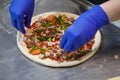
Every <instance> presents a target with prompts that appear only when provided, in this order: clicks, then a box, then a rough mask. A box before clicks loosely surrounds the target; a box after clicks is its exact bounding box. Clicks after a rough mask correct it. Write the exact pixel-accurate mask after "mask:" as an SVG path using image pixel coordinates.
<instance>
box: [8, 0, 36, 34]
mask: <svg viewBox="0 0 120 80" xmlns="http://www.w3.org/2000/svg"><path fill="white" fill-rule="evenodd" d="M33 10H34V0H12V1H11V5H10V8H9V12H10V15H11V22H12V25H13V26H14V27H15V28H16V29H18V30H19V31H20V32H22V33H23V34H24V33H25V29H24V26H26V27H28V28H29V26H30V22H31V17H32V14H33Z"/></svg>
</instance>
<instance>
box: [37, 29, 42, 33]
mask: <svg viewBox="0 0 120 80" xmlns="http://www.w3.org/2000/svg"><path fill="white" fill-rule="evenodd" d="M43 31H44V30H43V29H37V30H35V32H37V33H41V32H43Z"/></svg>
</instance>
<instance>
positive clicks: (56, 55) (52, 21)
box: [22, 12, 96, 67]
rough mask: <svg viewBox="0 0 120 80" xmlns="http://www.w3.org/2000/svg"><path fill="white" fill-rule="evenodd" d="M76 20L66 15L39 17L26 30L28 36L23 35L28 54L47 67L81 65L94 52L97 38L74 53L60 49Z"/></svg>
mask: <svg viewBox="0 0 120 80" xmlns="http://www.w3.org/2000/svg"><path fill="white" fill-rule="evenodd" d="M75 19H76V18H75V17H74V16H68V15H66V13H60V14H58V13H57V15H56V14H52V12H51V14H49V15H46V16H42V15H40V16H37V19H36V20H35V21H33V22H32V24H31V26H30V28H29V29H26V34H24V35H22V42H23V43H24V44H25V47H26V49H27V54H29V55H31V56H32V57H35V58H37V59H38V60H39V61H38V60H37V62H39V63H41V64H44V65H47V66H51V65H52V64H53V65H52V67H65V66H73V65H76V63H77V62H76V61H78V63H80V62H81V59H82V58H83V57H84V56H86V55H88V54H90V53H91V52H92V51H93V46H94V44H95V42H96V41H95V38H93V39H92V40H91V41H90V42H88V43H87V44H85V45H84V46H82V47H80V48H79V49H78V50H76V51H73V52H64V50H63V49H61V48H60V47H59V44H60V40H61V37H62V35H63V34H64V32H65V31H66V29H67V28H69V26H70V25H71V24H72V23H73V22H74V21H75ZM23 53H25V52H23ZM47 60H48V61H47ZM34 61H35V60H34ZM41 61H44V62H41ZM45 61H47V63H46V62H45ZM74 62H75V63H74ZM78 63H77V64H78ZM49 64H50V65H49ZM67 64H69V65H67ZM55 65H56V66H55Z"/></svg>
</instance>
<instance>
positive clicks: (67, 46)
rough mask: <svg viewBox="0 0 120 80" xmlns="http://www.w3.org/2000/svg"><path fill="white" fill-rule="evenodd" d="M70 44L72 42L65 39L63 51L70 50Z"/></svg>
mask: <svg viewBox="0 0 120 80" xmlns="http://www.w3.org/2000/svg"><path fill="white" fill-rule="evenodd" d="M72 46H73V44H72V42H71V41H67V43H66V44H65V46H64V48H63V49H64V51H65V52H71V49H72Z"/></svg>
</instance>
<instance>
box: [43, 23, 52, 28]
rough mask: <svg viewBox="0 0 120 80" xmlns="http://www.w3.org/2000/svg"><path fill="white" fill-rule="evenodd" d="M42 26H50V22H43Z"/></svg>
mask: <svg viewBox="0 0 120 80" xmlns="http://www.w3.org/2000/svg"><path fill="white" fill-rule="evenodd" d="M43 26H45V27H50V26H51V24H50V23H48V22H45V23H43Z"/></svg>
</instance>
